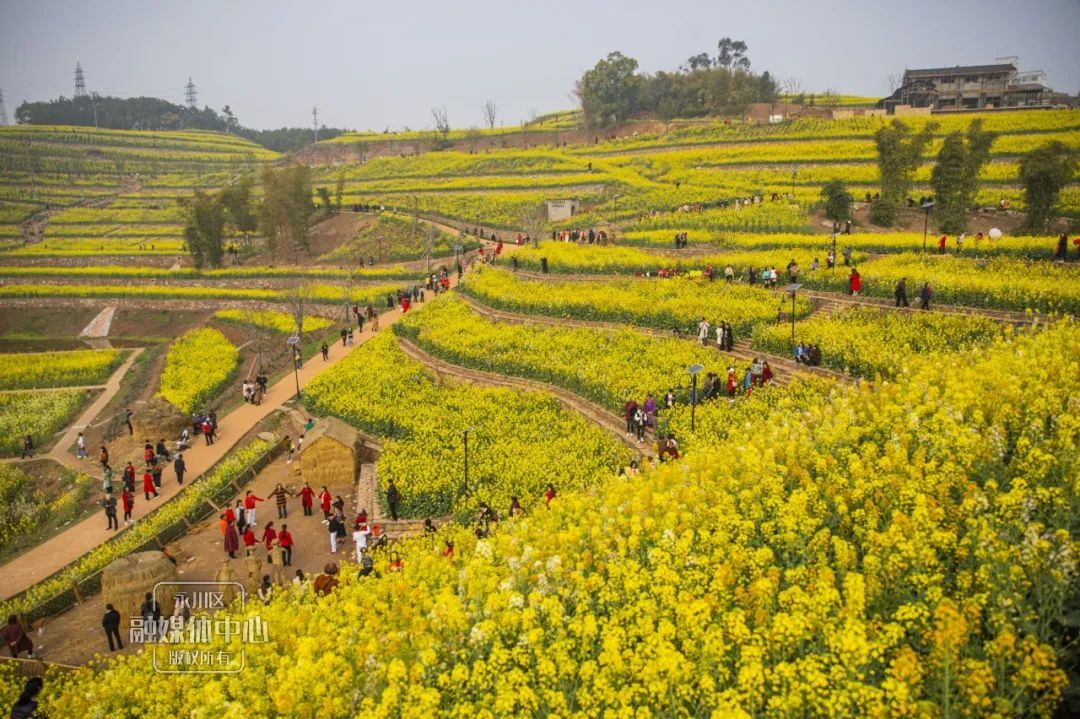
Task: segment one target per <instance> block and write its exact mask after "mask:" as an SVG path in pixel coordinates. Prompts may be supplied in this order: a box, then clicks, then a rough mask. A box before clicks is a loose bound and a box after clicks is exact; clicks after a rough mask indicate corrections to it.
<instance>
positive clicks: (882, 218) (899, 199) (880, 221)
mask: <svg viewBox="0 0 1080 719" xmlns="http://www.w3.org/2000/svg"><path fill="white" fill-rule="evenodd" d="M936 128H937V124H936V123H933V122H928V123H927V124H926V125H925V126H924V127H923V129H922V131H921V132H919V133H918V134H913V133H912V132H911V129H910V128H909V127H908V126H907V125H905V124H904V123H902V122H900V121H899V120H893V121H892V124H891V125H888V126H886V127H883V128H881V129H880V130H878V131H877V132H876V133H874V144H875V145H876V146H877V151H878V171H879V173H880V175H881V196H880V197H879V198H878V199H877V200H876V201H875V202H874V204H873V205H871V206H870V220H871V221H872V222H873V223H874V224H876V225H881V226H882V227H890V226H891V225H892V224H893V223H894V222H896V214H897V211H898V210H899V209H900V207H901V206H902V205H903V203H904V200H905V199H906V198H907V195H908V193H909V192H910V191H911V185H912V183H913V181H914V177H915V170H916V169H918V167H919V164H920V163H921V162H922V153H923V150H924V149H925V148H926V145H927V143H928V142H930V138H931V137H932V136H933V132H934V130H935V129H936Z"/></svg>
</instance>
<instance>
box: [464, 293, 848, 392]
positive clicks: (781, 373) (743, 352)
mask: <svg viewBox="0 0 1080 719" xmlns="http://www.w3.org/2000/svg"><path fill="white" fill-rule="evenodd" d="M461 298H462V299H463V300H464V301H465V302H466V304H468V305H469V306H470V307H471V308H472V309H473V310H474V311H475V312H476V313H477V314H480V315H482V316H484V317H486V318H487V319H488V320H490V321H492V322H507V323H510V324H544V325H551V326H554V327H582V328H585V329H602V330H625V329H632V330H634V331H635V332H640V333H642V334H646V335H651V336H653V337H658V338H662V339H671V338H672V337H673V335H672V334H671V333H670V332H664V331H662V330H658V329H654V328H652V327H639V326H635V325H624V324H618V323H615V322H603V321H600V320H577V319H568V318H563V317H547V316H545V315H526V314H519V313H517V312H509V311H507V310H499V309H495V308H493V307H489V306H488V305H485V304H484V303H482V302H480V301H479V300H477V299H476V298H474V297H470V296H469V295H466V294H461ZM680 339H684V340H686V341H688V342H697V337H694V336H693V335H689V334H686V335H680ZM707 344H708V346H710V347H717V344H716V341H715V340H711V339H710V340H708V343H707ZM724 354H726V355H729V356H731V357H734V358H735V359H737V360H740V361H742V362H747V363H749V362H752V361H754V359H755V358H758V359H763V360H765V361H767V362H768V363H769V367H771V368H772V371H773V382H775V383H776V384H777V385H780V386H781V387H786V386H787V385H788V384H790V383H791V376H792V375H793V374H794V373H795V372H802V373H806V374H813V375H817V376H819V377H825V378H828V379H832V380H835V381H838V382H851V381H852V378H851V377H849V376H848V375H845V374H842V373H840V372H834V371H832V370H828V369H825V368H824V367H808V366H806V365H801V364H799V363H797V362H795V361H794V360H790V359H788V358H786V357H781V356H780V355H774V354H768V353H766V352H759V351H756V350H754V349H753V347H752V346H751V344H750V341H749V340H747V339H741V340H739V341H737V342H735V346H734V349H732V350H731V351H730V352H727V351H724Z"/></svg>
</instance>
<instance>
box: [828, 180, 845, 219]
mask: <svg viewBox="0 0 1080 719" xmlns="http://www.w3.org/2000/svg"><path fill="white" fill-rule="evenodd" d="M821 199H823V200H824V201H825V217H827V218H829V219H830V220H832V221H833V222H844V221H845V220H850V219H851V202H852V197H851V193H850V192H848V191H847V187H846V186H845V185H844V182H843V180H829V181H828V182H826V183H825V184H824V185H823V186H822V188H821Z"/></svg>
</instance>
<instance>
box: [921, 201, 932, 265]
mask: <svg viewBox="0 0 1080 719" xmlns="http://www.w3.org/2000/svg"><path fill="white" fill-rule="evenodd" d="M933 206H934V201H933V200H927V201H926V202H924V203H922V204H921V205H919V207H921V208H922V209H923V213H924V215H923V226H922V251H923V254H924V255H925V254H926V233H927V231H928V230H929V229H930V210H931V208H933Z"/></svg>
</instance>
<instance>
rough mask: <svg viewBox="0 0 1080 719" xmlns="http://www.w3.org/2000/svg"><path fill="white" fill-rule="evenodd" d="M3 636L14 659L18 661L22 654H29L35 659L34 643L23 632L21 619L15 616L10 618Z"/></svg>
mask: <svg viewBox="0 0 1080 719" xmlns="http://www.w3.org/2000/svg"><path fill="white" fill-rule="evenodd" d="M3 634H4V642H5V643H6V644H7V646H8V651H10V652H11V656H12V658H15V659H17V658H18V657H19V654H21V653H22V652H28V653H29V655H30V658H31V659H33V658H34V642H33V641H31V639H30V637H29V636H28V635H27V634H26V632H24V631H23V628H22V625H20V624H19V618H18V617H16V616H15V615H14V614H12V615H11V616H9V617H8V623H7V626H6V627H4V632H3Z"/></svg>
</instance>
